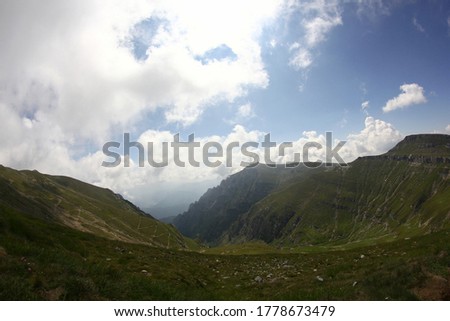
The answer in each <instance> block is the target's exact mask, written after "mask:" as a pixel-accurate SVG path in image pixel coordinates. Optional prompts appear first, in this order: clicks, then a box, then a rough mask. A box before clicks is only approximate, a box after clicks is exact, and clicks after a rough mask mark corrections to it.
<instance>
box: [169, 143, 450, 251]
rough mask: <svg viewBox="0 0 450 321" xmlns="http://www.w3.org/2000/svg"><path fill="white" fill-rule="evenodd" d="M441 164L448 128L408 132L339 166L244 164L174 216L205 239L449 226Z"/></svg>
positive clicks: (381, 235)
mask: <svg viewBox="0 0 450 321" xmlns="http://www.w3.org/2000/svg"><path fill="white" fill-rule="evenodd" d="M449 169H450V136H448V135H412V136H408V137H406V138H405V139H404V140H403V141H402V142H400V143H399V144H398V145H397V146H395V147H394V148H393V149H392V150H390V151H389V152H387V153H386V154H383V155H380V156H370V157H362V158H358V159H357V160H355V161H354V162H352V163H351V164H349V166H347V167H340V166H334V167H332V168H331V169H326V170H325V169H320V168H319V169H305V170H301V171H297V172H296V173H295V174H293V173H290V172H289V169H286V170H285V171H284V173H286V174H287V176H289V177H290V179H283V178H282V174H281V173H282V172H283V171H280V169H270V168H266V169H260V168H259V169H253V172H252V173H251V172H250V171H249V170H248V169H244V170H243V171H241V172H239V173H237V174H235V175H234V176H232V177H230V178H228V179H227V180H225V181H224V182H222V184H221V185H219V186H218V187H216V188H215V189H212V190H210V191H208V192H207V193H206V194H205V195H203V196H202V197H201V198H200V200H199V201H198V202H197V203H194V204H192V205H191V207H190V208H189V211H187V212H186V213H184V214H183V215H181V216H179V217H178V218H177V219H175V220H174V224H175V225H176V226H177V227H178V228H179V229H180V231H181V232H182V233H184V234H185V235H189V236H197V237H198V238H199V239H200V240H202V241H204V242H209V243H212V244H215V243H222V244H228V243H244V242H248V241H264V242H266V243H271V244H274V245H278V246H292V245H295V244H296V245H317V244H322V245H323V244H343V243H349V242H369V241H374V242H379V241H383V240H392V239H395V238H397V237H411V236H414V235H423V234H426V233H430V232H434V231H438V230H441V229H444V228H448V227H450V202H449V201H448V200H449V199H450V188H449V177H450V176H449ZM262 172H264V175H263V174H261V173H262ZM261 177H264V178H265V179H262V178H261ZM216 204H218V205H216ZM224 209H225V210H224Z"/></svg>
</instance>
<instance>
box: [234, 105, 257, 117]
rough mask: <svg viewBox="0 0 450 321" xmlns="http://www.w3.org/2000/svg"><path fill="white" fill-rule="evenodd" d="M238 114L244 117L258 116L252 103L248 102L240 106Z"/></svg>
mask: <svg viewBox="0 0 450 321" xmlns="http://www.w3.org/2000/svg"><path fill="white" fill-rule="evenodd" d="M237 116H238V117H239V118H242V119H248V118H253V117H255V116H256V114H255V112H254V111H253V106H252V104H250V103H247V104H245V105H242V106H240V107H239V109H238V112H237Z"/></svg>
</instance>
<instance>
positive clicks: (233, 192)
mask: <svg viewBox="0 0 450 321" xmlns="http://www.w3.org/2000/svg"><path fill="white" fill-rule="evenodd" d="M310 172H311V170H310V169H308V168H306V167H305V166H302V165H301V166H298V167H295V168H285V167H284V166H280V167H277V168H270V167H267V166H265V165H262V164H261V165H257V166H255V167H248V168H245V169H243V170H242V171H241V172H239V173H237V174H235V175H232V176H230V177H229V178H227V179H225V180H223V181H222V182H221V184H220V185H219V186H217V187H214V188H211V189H209V190H208V191H207V192H206V193H205V194H204V195H203V196H202V197H201V198H200V199H199V200H198V201H197V202H195V203H193V204H191V205H190V207H189V209H188V211H186V212H185V213H183V214H181V215H179V216H177V217H176V218H175V219H174V220H173V224H174V225H175V226H176V227H177V228H178V229H179V230H180V231H181V232H182V233H183V234H184V235H186V236H188V237H191V238H198V239H200V240H201V241H203V242H207V243H211V244H217V243H218V242H220V238H221V237H222V236H223V234H224V232H225V231H227V230H228V229H229V228H230V226H231V225H232V224H233V223H234V222H235V221H236V220H237V219H239V217H240V216H241V215H243V214H244V213H246V212H247V211H248V210H249V209H250V208H251V207H252V206H253V205H254V204H255V203H257V202H258V201H260V200H262V199H263V198H264V197H266V196H267V195H269V194H270V193H271V192H273V191H275V190H276V189H277V188H279V187H280V186H283V185H284V184H286V183H288V182H291V181H292V180H293V179H295V178H296V177H297V178H298V177H302V176H307V175H309V173H310Z"/></svg>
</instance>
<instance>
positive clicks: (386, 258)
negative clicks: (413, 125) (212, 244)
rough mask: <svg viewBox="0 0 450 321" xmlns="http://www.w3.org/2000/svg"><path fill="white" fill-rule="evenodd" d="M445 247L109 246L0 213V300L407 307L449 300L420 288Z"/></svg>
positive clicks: (444, 243)
mask: <svg viewBox="0 0 450 321" xmlns="http://www.w3.org/2000/svg"><path fill="white" fill-rule="evenodd" d="M449 241H450V236H449V231H448V230H446V231H442V232H437V233H432V234H429V235H426V236H421V237H416V238H411V239H407V240H405V239H402V240H397V241H392V242H389V243H383V244H377V245H371V246H360V247H358V248H351V247H349V248H345V247H329V248H325V247H324V248H321V249H317V248H315V250H314V251H313V250H312V249H311V248H310V247H306V248H303V249H302V248H298V249H294V250H288V249H284V250H280V249H276V248H274V247H270V246H268V245H265V244H263V243H254V244H247V245H246V246H238V245H235V246H228V247H224V248H217V249H207V250H206V251H205V253H199V252H196V251H192V252H187V251H179V250H169V249H162V248H156V247H151V246H148V245H142V244H141V245H138V244H130V243H124V242H120V241H113V240H109V239H106V238H102V237H98V236H94V235H92V234H88V233H83V232H79V231H76V230H73V229H70V228H67V227H64V226H61V225H59V224H55V223H51V222H47V221H43V220H41V219H38V218H33V217H26V216H18V215H17V213H14V212H5V211H3V212H2V213H1V215H0V247H1V248H0V249H2V250H1V251H0V275H1V278H0V299H2V300H384V299H386V298H388V299H391V300H411V299H420V298H422V299H427V297H420V293H429V292H430V291H431V292H432V293H434V295H438V296H439V298H440V299H448V295H449V293H450V292H449V291H448V286H447V288H445V286H441V287H440V288H439V287H438V288H437V289H427V291H428V292H427V291H422V292H421V289H426V288H427V284H428V283H427V282H428V281H427V280H429V279H430V278H436V277H439V278H445V279H448V277H449V275H448V273H449V270H448V267H449V266H450V258H449V255H448V254H449V253H450V242H449ZM296 251H298V252H296ZM292 252H296V253H292ZM300 252H303V253H300ZM249 253H252V254H249ZM362 255H364V257H363V258H362ZM258 276H259V277H261V279H262V282H257V281H256V280H255V278H256V277H258ZM317 276H320V277H321V278H323V281H319V280H318V279H317ZM355 282H357V283H356V284H355V285H354V283H355ZM433 291H434V292H433ZM436 293H437V294H436Z"/></svg>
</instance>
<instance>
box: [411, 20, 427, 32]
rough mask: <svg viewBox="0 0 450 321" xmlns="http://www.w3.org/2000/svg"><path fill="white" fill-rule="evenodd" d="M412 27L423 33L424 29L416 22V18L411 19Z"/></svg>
mask: <svg viewBox="0 0 450 321" xmlns="http://www.w3.org/2000/svg"><path fill="white" fill-rule="evenodd" d="M413 25H414V27H416V29H417V31H419V32H421V33H425V28H424V27H423V26H422V25H421V24H420V23H419V21H417V18H416V17H414V18H413Z"/></svg>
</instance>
